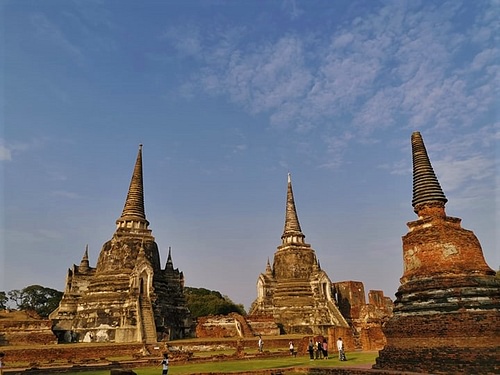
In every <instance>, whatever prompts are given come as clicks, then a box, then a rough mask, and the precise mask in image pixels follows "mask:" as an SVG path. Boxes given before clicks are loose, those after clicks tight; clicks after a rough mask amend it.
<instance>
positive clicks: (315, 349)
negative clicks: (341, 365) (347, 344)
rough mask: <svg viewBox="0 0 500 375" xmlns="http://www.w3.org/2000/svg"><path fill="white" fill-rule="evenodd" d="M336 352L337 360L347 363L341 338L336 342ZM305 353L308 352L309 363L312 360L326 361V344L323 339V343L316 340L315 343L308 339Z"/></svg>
mask: <svg viewBox="0 0 500 375" xmlns="http://www.w3.org/2000/svg"><path fill="white" fill-rule="evenodd" d="M337 350H338V352H339V360H341V361H347V358H346V356H345V351H344V342H343V341H342V337H339V339H338V340H337ZM307 351H308V352H309V358H310V359H311V361H312V360H314V359H328V342H327V341H326V339H325V338H323V341H321V340H318V341H316V342H314V341H313V339H310V340H309V346H308V348H307Z"/></svg>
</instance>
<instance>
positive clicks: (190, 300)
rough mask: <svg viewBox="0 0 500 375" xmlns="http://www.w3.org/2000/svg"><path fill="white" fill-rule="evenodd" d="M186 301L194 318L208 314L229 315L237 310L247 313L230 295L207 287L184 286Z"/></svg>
mask: <svg viewBox="0 0 500 375" xmlns="http://www.w3.org/2000/svg"><path fill="white" fill-rule="evenodd" d="M184 293H185V295H186V302H187V305H188V308H189V310H190V311H191V314H192V316H193V318H198V317H200V316H207V315H227V314H229V313H232V312H235V313H238V314H241V315H246V312H245V309H244V307H243V305H241V304H240V305H237V304H235V303H234V302H233V301H231V299H230V298H229V297H228V296H223V295H222V294H220V292H217V291H214V290H208V289H205V288H189V287H186V288H184Z"/></svg>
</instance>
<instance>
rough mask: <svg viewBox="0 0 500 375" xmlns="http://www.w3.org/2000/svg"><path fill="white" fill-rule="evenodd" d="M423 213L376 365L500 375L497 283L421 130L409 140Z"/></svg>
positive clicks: (406, 249)
mask: <svg viewBox="0 0 500 375" xmlns="http://www.w3.org/2000/svg"><path fill="white" fill-rule="evenodd" d="M411 144H412V153H413V200H412V205H413V207H414V211H415V213H416V214H417V216H418V219H417V220H416V221H412V222H410V223H408V227H409V233H408V234H406V235H405V236H404V237H403V260H404V273H403V276H402V277H401V280H400V281H401V285H400V287H399V289H398V291H397V293H396V301H395V306H394V315H393V317H392V318H391V319H390V320H389V321H388V322H387V323H386V325H385V326H384V328H383V330H384V333H385V335H386V338H387V345H386V346H385V348H384V349H383V350H382V351H380V352H379V357H378V358H377V361H376V364H375V365H374V366H373V367H374V368H377V369H386V370H397V371H413V372H423V373H433V374H436V373H445V374H489V373H492V374H493V373H495V374H498V373H500V367H499V365H500V350H499V349H500V348H499V346H500V345H499V344H500V341H499V340H500V310H499V309H500V280H499V279H498V278H496V277H495V271H493V270H492V269H491V268H490V267H488V265H487V264H486V262H485V259H484V256H483V252H482V249H481V245H480V244H479V241H478V239H477V238H476V236H475V235H474V233H473V232H472V231H469V230H466V229H463V228H462V227H461V225H460V221H461V220H460V219H459V218H455V217H450V216H447V215H446V213H445V204H446V202H447V199H446V197H445V195H444V193H443V191H442V189H441V186H440V184H439V182H438V180H437V178H436V176H435V174H434V171H433V169H432V166H431V163H430V161H429V158H428V155H427V151H426V149H425V146H424V143H423V140H422V137H421V135H420V133H418V132H415V133H413V134H412V137H411Z"/></svg>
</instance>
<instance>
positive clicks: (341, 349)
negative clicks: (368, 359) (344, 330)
mask: <svg viewBox="0 0 500 375" xmlns="http://www.w3.org/2000/svg"><path fill="white" fill-rule="evenodd" d="M337 350H338V351H339V359H340V360H341V361H347V358H346V357H345V352H344V342H343V341H342V337H339V339H338V340H337Z"/></svg>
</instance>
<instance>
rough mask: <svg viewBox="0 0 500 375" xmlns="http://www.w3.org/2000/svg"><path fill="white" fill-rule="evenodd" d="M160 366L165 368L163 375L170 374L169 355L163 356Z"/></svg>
mask: <svg viewBox="0 0 500 375" xmlns="http://www.w3.org/2000/svg"><path fill="white" fill-rule="evenodd" d="M160 365H161V366H162V367H163V371H162V373H161V374H162V375H167V374H168V354H167V353H165V354H163V360H162V361H161V363H160Z"/></svg>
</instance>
